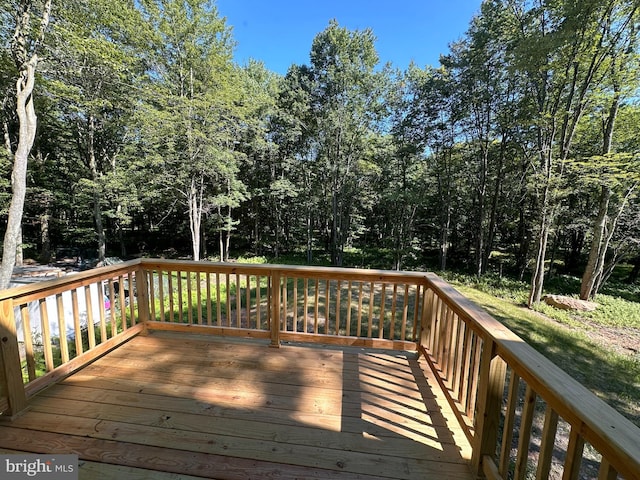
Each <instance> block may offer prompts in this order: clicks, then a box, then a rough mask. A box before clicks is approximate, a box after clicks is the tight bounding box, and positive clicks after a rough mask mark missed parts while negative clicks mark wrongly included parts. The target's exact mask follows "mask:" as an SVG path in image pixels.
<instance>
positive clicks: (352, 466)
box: [13, 411, 469, 480]
mask: <svg viewBox="0 0 640 480" xmlns="http://www.w3.org/2000/svg"><path fill="white" fill-rule="evenodd" d="M13 426H15V427H23V428H27V429H29V430H32V431H45V432H47V431H54V432H56V433H62V434H66V435H78V436H82V437H89V438H98V439H101V440H119V441H123V442H127V443H133V444H136V445H143V446H146V445H149V446H155V447H161V448H171V449H174V450H181V451H190V452H197V453H208V454H214V455H225V456H229V457H236V458H250V459H255V460H259V461H266V462H269V461H274V460H277V462H278V463H283V464H286V465H297V466H315V467H318V468H322V469H327V470H336V471H341V470H349V471H351V472H354V473H359V474H364V475H374V474H379V475H382V476H386V477H390V478H396V479H407V480H412V479H415V478H424V477H429V476H430V475H436V474H439V475H441V476H448V477H449V478H456V477H459V478H467V477H468V475H469V473H468V466H467V465H465V464H464V463H463V462H460V463H448V462H441V461H438V459H434V460H429V459H428V456H427V458H424V459H420V460H417V459H412V458H404V457H394V456H389V455H385V456H384V461H383V462H381V461H380V460H381V459H380V455H379V454H368V453H362V452H357V451H345V450H343V449H334V448H325V447H318V446H312V447H310V446H306V445H292V444H288V443H280V442H278V441H273V440H271V441H269V440H261V439H253V438H240V437H232V436H223V435H213V434H211V433H203V432H198V431H193V430H180V429H176V428H166V427H160V426H144V425H137V424H132V423H128V422H118V421H111V420H102V419H86V418H80V417H70V416H66V415H52V414H46V413H40V412H37V411H33V412H29V415H24V416H22V417H20V418H18V419H16V420H15V421H14V423H13Z"/></svg>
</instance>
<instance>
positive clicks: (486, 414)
mask: <svg viewBox="0 0 640 480" xmlns="http://www.w3.org/2000/svg"><path fill="white" fill-rule="evenodd" d="M506 373H507V367H506V363H505V362H504V360H503V359H502V358H500V357H499V356H498V355H497V354H496V344H495V343H494V342H493V340H489V339H485V340H484V344H483V348H482V357H481V360H480V372H479V379H478V397H477V407H476V414H475V433H474V437H473V442H472V447H473V453H472V458H471V467H472V470H473V473H474V474H475V475H476V477H477V478H482V477H483V471H484V468H483V464H482V463H483V462H484V461H486V459H487V458H490V459H493V458H494V457H495V455H496V445H497V441H498V429H499V426H500V409H501V407H502V396H503V391H504V385H505V379H506Z"/></svg>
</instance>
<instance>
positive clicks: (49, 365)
mask: <svg viewBox="0 0 640 480" xmlns="http://www.w3.org/2000/svg"><path fill="white" fill-rule="evenodd" d="M46 300H47V299H46V298H41V299H40V300H39V306H40V326H41V330H42V347H43V349H44V365H45V369H46V371H47V372H50V371H51V370H53V368H54V367H53V350H52V348H51V329H50V327H49V310H48V309H47V301H46Z"/></svg>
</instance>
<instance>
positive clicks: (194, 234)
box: [187, 177, 204, 261]
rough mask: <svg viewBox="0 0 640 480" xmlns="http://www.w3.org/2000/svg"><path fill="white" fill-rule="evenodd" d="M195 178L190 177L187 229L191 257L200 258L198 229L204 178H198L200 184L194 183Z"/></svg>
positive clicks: (196, 259) (200, 222)
mask: <svg viewBox="0 0 640 480" xmlns="http://www.w3.org/2000/svg"><path fill="white" fill-rule="evenodd" d="M196 182H197V180H196V179H195V178H192V179H191V185H190V187H189V198H188V199H187V203H188V204H189V230H190V231H191V246H192V250H193V259H194V260H195V261H198V260H200V229H201V225H202V190H203V189H204V185H203V184H204V179H203V178H202V177H201V178H200V185H197V184H196Z"/></svg>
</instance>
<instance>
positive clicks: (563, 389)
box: [426, 273, 640, 478]
mask: <svg viewBox="0 0 640 480" xmlns="http://www.w3.org/2000/svg"><path fill="white" fill-rule="evenodd" d="M426 279H427V283H428V286H429V287H430V288H432V289H433V290H434V291H435V292H437V293H438V294H439V295H440V297H441V298H442V300H443V301H445V302H446V303H447V304H448V306H449V307H451V308H452V309H453V310H454V311H455V312H456V313H457V314H458V315H459V316H461V317H465V318H466V319H467V320H468V321H470V322H471V323H472V324H473V326H474V327H475V328H474V330H477V331H480V332H482V333H481V334H482V336H483V337H484V338H485V339H489V340H490V341H491V342H492V343H493V344H494V345H495V346H496V354H497V355H498V356H500V357H501V358H502V359H503V360H505V362H506V363H507V364H508V365H509V366H510V367H511V368H512V369H513V371H514V372H515V373H516V374H517V375H519V376H520V377H521V378H522V379H524V380H525V381H526V382H527V384H529V385H531V386H532V388H533V390H534V391H535V392H536V393H537V394H538V395H539V396H540V397H541V398H542V399H543V400H545V401H546V402H547V403H548V404H549V405H550V406H551V407H552V408H553V409H554V410H555V411H556V412H557V413H558V414H559V415H560V416H561V417H562V418H564V419H565V420H566V421H567V422H569V423H570V424H571V425H572V426H573V427H574V428H576V427H577V428H579V431H580V434H581V435H582V436H583V438H584V439H585V440H586V441H588V442H589V443H591V445H593V446H594V448H595V449H596V450H598V451H599V452H600V453H602V454H603V456H605V457H606V458H607V459H608V460H609V462H610V463H611V464H613V465H615V466H616V468H617V469H618V471H619V473H620V474H622V475H623V476H629V478H634V477H633V473H632V472H636V474H637V472H640V430H639V429H638V427H636V426H635V425H634V424H633V423H632V422H631V421H630V420H628V419H627V418H625V417H624V416H623V415H622V414H620V413H619V412H618V411H616V410H615V409H614V408H612V407H611V406H609V405H608V404H607V403H605V402H604V401H603V400H601V399H600V398H598V397H597V396H596V395H595V394H594V393H593V392H591V391H590V390H588V389H587V388H586V387H585V386H584V385H582V384H581V383H579V382H578V381H576V380H574V379H573V378H572V377H571V376H570V375H569V374H568V373H566V372H565V371H564V370H562V369H561V368H560V367H558V366H557V365H555V364H554V363H553V362H551V360H549V359H548V358H546V357H545V356H544V355H542V354H541V353H539V352H538V351H536V350H535V349H534V348H533V347H532V346H531V345H529V344H527V343H526V342H525V341H524V340H523V339H522V338H520V337H519V336H518V335H516V334H515V333H513V332H512V331H511V330H510V329H509V328H507V327H506V326H505V325H503V324H502V323H500V322H499V321H498V320H496V319H495V318H493V317H492V316H491V315H489V314H488V313H487V312H485V311H484V310H483V309H481V308H480V307H478V306H477V305H476V304H475V303H473V302H472V301H470V300H468V299H467V298H465V297H464V296H463V295H462V294H460V293H459V292H458V291H457V290H456V289H455V288H453V287H452V286H451V285H449V284H448V283H446V282H445V281H444V280H442V279H441V278H439V277H438V276H437V275H435V274H432V273H428V274H427V275H426ZM541 372H545V374H544V375H542V374H541ZM625 469H627V472H625Z"/></svg>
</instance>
